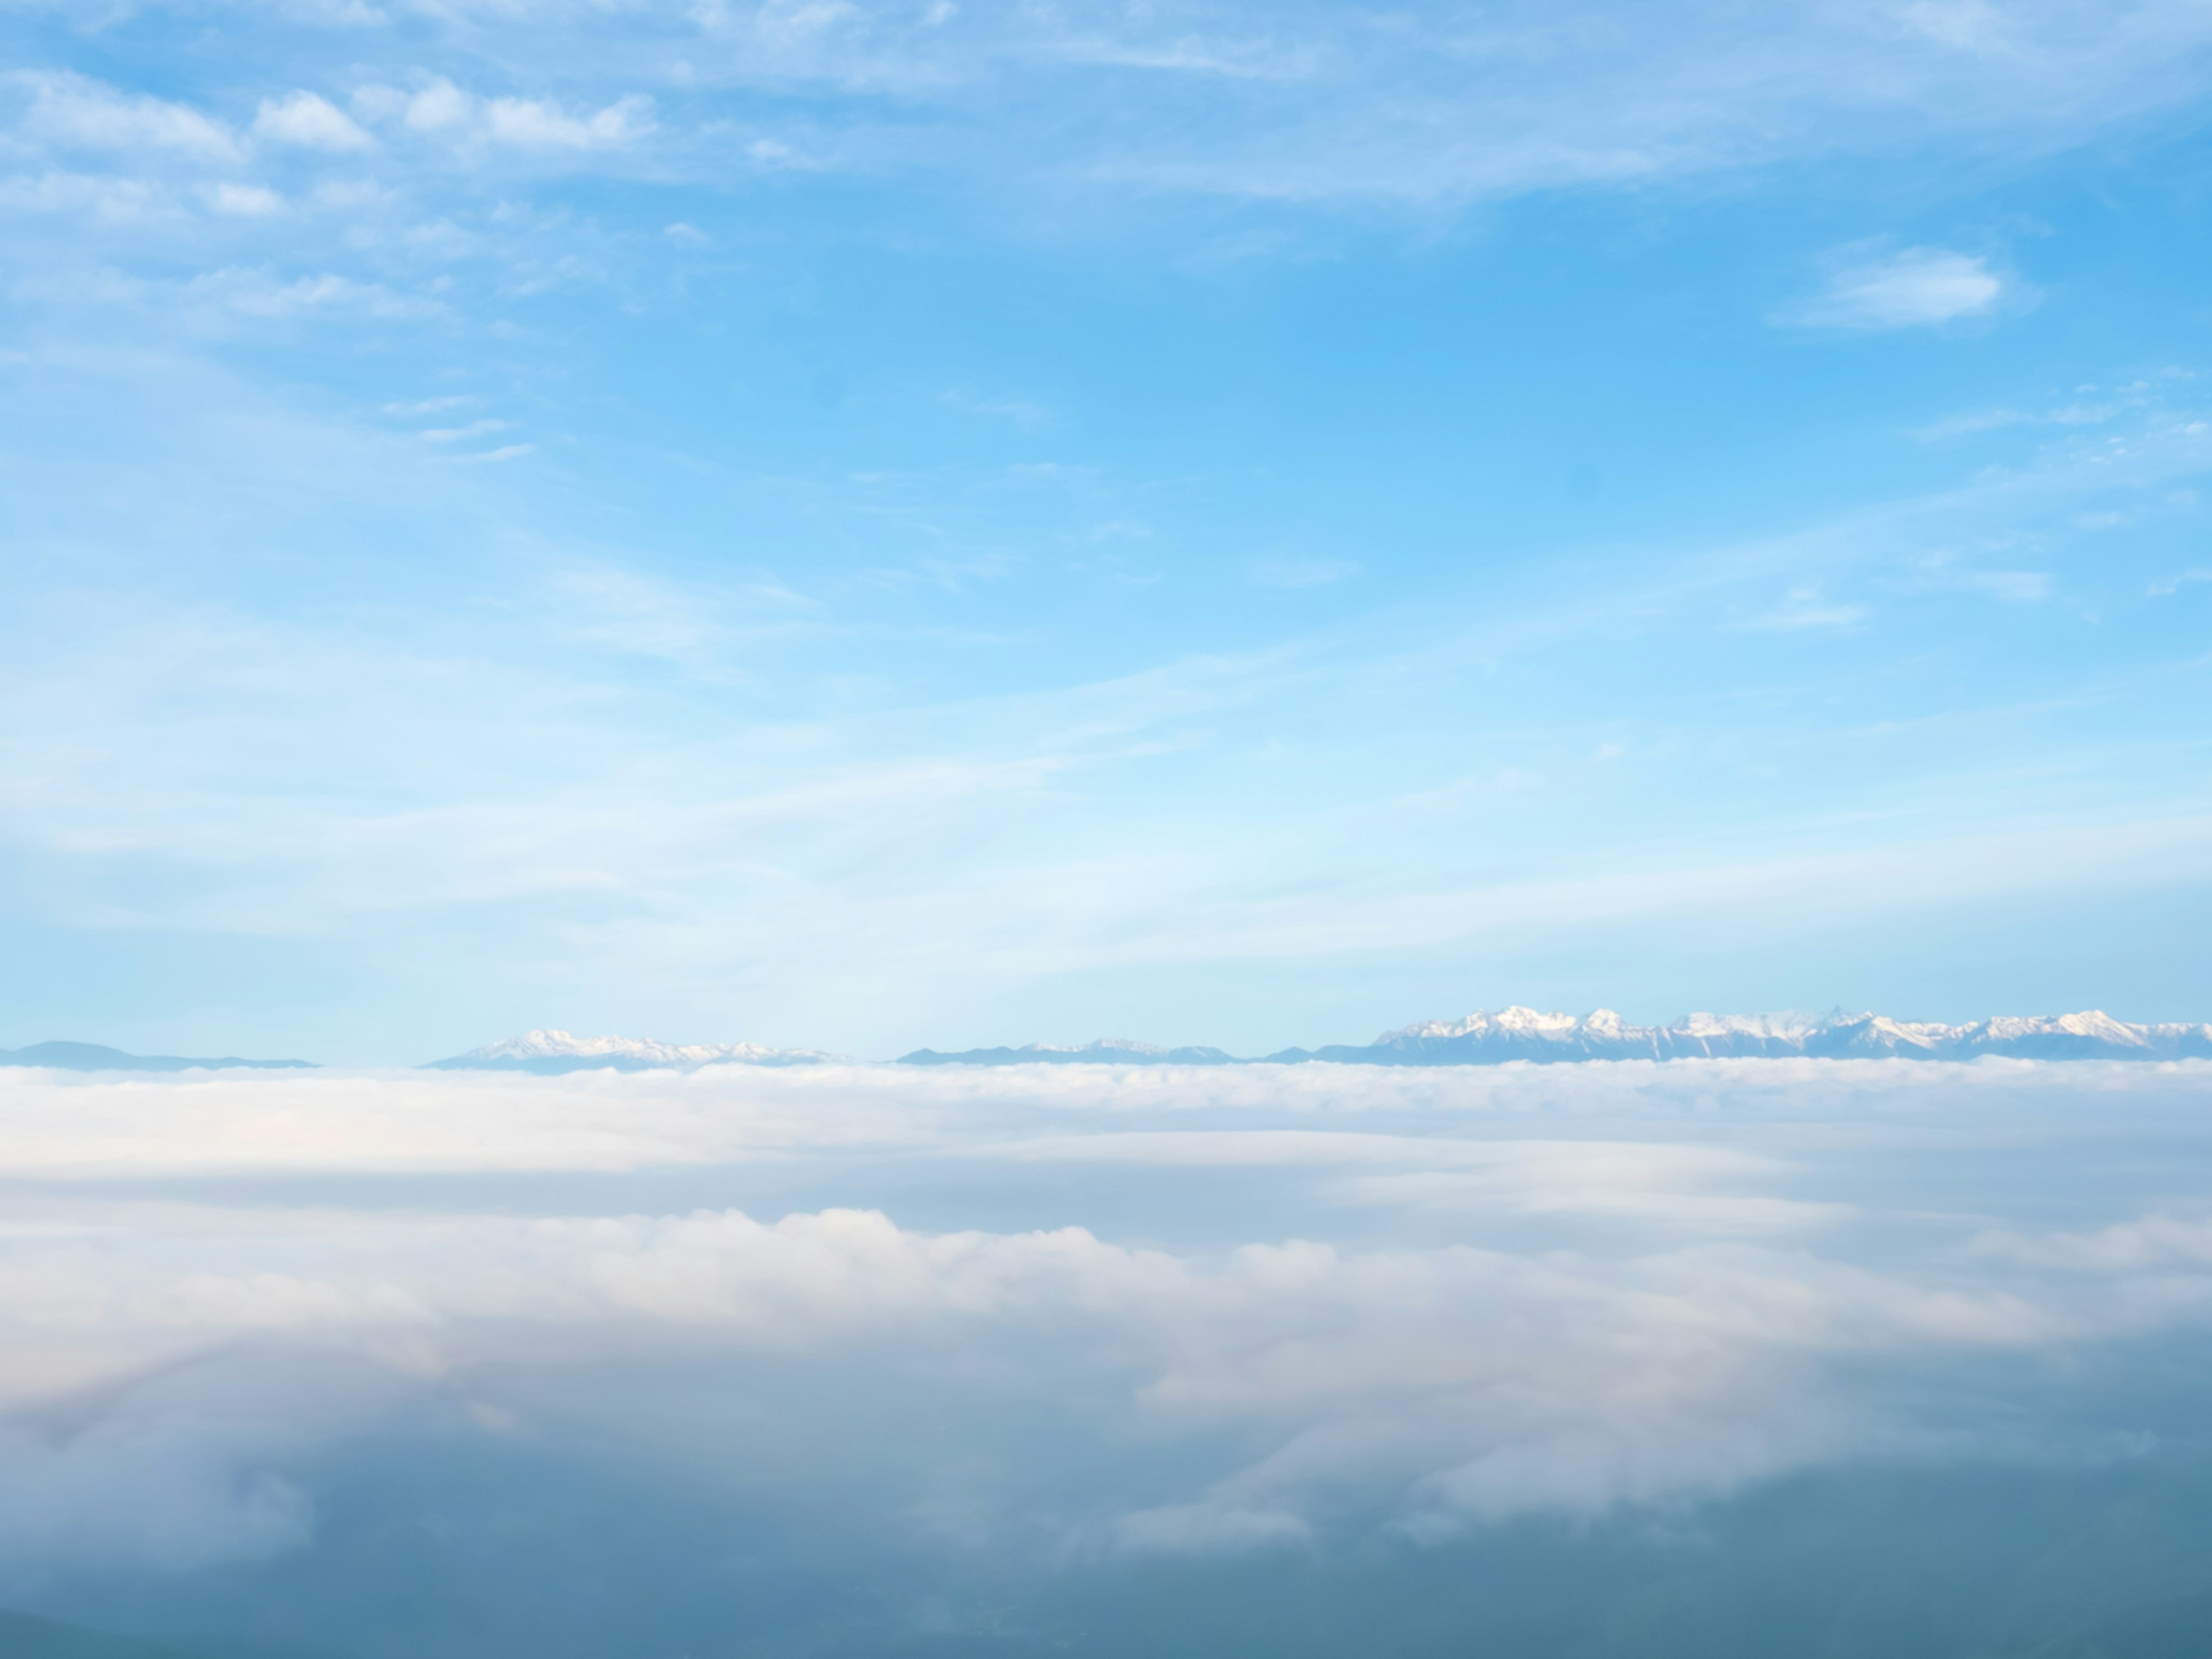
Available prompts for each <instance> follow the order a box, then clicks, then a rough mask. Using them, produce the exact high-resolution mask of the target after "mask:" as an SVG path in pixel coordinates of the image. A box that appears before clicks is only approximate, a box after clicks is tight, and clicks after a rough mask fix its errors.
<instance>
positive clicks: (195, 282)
mask: <svg viewBox="0 0 2212 1659" xmlns="http://www.w3.org/2000/svg"><path fill="white" fill-rule="evenodd" d="M185 289H186V292H187V293H188V294H189V295H191V296H192V297H194V298H197V299H204V300H210V301H215V302H216V303H217V304H219V305H220V306H222V307H223V308H224V309H226V310H228V311H232V312H235V313H238V314H240V315H241V316H246V317H262V318H270V319H276V318H290V317H299V316H304V315H308V314H311V313H355V314H357V315H361V316H369V317H390V318H402V317H428V316H433V315H435V314H436V312H437V307H436V305H435V303H434V302H432V301H426V300H420V299H416V298H414V297H412V296H410V295H403V294H396V293H394V292H393V291H392V289H388V288H386V287H385V286H384V285H383V284H381V283H361V282H356V281H355V280H354V279H353V278H351V277H349V276H337V275H336V274H334V273H331V272H327V271H326V272H324V273H322V274H320V275H317V276H295V277H294V278H293V279H292V280H290V281H289V282H287V281H285V280H283V278H281V277H278V276H275V275H274V274H272V273H270V272H269V271H267V270H249V269H243V268H231V269H227V270H216V271H210V273H208V274H207V275H206V276H197V277H194V278H193V279H192V281H191V283H187V284H186V285H185Z"/></svg>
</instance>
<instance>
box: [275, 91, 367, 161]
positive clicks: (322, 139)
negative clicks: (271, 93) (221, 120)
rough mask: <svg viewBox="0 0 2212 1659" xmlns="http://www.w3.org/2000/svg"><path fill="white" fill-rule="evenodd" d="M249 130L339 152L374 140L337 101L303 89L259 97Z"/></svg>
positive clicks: (284, 141)
mask: <svg viewBox="0 0 2212 1659" xmlns="http://www.w3.org/2000/svg"><path fill="white" fill-rule="evenodd" d="M253 134H254V137H257V138H266V139H269V140H270V141H272V142H274V143H280V144H292V145H296V146H298V147H299V148H301V149H323V150H334V151H339V152H343V151H349V150H362V149H371V148H372V147H374V143H375V142H376V141H375V140H374V139H373V138H371V137H369V136H368V133H366V132H364V131H362V129H361V127H360V126H359V125H356V122H355V121H354V119H353V118H352V117H350V116H349V115H348V114H347V113H346V112H344V111H343V110H342V109H340V108H338V107H337V105H335V104H333V103H331V102H330V101H329V100H326V99H324V98H321V97H319V96H317V95H316V94H313V93H312V92H304V91H302V92H295V93H292V94H289V96H287V97H283V98H264V99H263V100H261V108H260V111H259V112H258V114H256V115H255V117H254V118H253Z"/></svg>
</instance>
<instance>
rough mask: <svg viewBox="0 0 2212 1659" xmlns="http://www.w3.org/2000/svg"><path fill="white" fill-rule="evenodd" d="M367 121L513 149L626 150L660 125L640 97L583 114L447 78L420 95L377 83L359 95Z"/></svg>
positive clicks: (546, 101) (356, 105)
mask: <svg viewBox="0 0 2212 1659" xmlns="http://www.w3.org/2000/svg"><path fill="white" fill-rule="evenodd" d="M353 106H354V109H355V111H356V112H357V113H358V114H360V115H361V117H362V118H363V119H364V120H368V121H373V122H396V123H398V125H401V126H402V127H404V129H405V130H406V131H410V132H413V133H416V134H420V135H424V136H429V137H443V138H447V139H448V140H452V141H459V142H461V143H467V144H496V145H501V146H504V147H505V148H507V149H518V150H539V151H562V150H569V151H590V150H605V149H622V148H624V147H626V146H628V145H630V144H633V143H636V142H637V141H638V140H640V139H641V138H643V137H647V135H648V134H650V133H651V132H652V131H653V100H652V99H650V98H648V97H646V96H644V95H642V94H630V95H629V96H627V97H622V98H617V99H616V100H613V101H612V102H611V103H609V104H606V105H605V106H602V107H600V108H599V109H596V110H589V111H586V112H581V113H579V112H574V111H572V110H570V109H569V108H568V107H566V106H563V105H561V104H559V103H556V102H554V101H553V100H550V99H542V98H516V97H501V98H489V99H487V98H482V97H479V96H478V95H477V94H475V93H472V92H471V91H469V90H467V89H466V88H462V87H459V86H456V85H454V84H453V82H451V81H448V80H446V79H445V78H443V77H442V76H441V77H437V78H435V79H432V80H429V81H428V82H424V83H423V84H422V86H420V87H418V88H416V90H414V91H413V92H411V93H410V92H403V91H400V90H398V89H397V88H392V87H388V86H380V85H371V86H366V87H363V88H361V89H360V90H358V91H357V92H356V93H355V94H354V97H353Z"/></svg>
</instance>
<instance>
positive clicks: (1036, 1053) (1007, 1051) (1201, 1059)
mask: <svg viewBox="0 0 2212 1659" xmlns="http://www.w3.org/2000/svg"><path fill="white" fill-rule="evenodd" d="M898 1063H899V1064H900V1065H902V1066H1099V1065H1107V1066H1113V1065H1121V1066H1246V1065H1249V1064H1251V1062H1250V1061H1249V1060H1239V1059H1237V1056H1236V1055H1234V1054H1225V1053H1224V1052H1222V1050H1220V1049H1218V1048H1156V1047H1154V1046H1153V1045H1152V1044H1151V1043H1149V1042H1131V1041H1130V1040H1129V1039H1128V1038H1127V1037H1101V1038H1099V1039H1098V1041H1097V1042H1086V1043H1085V1044H1083V1045H1082V1046H1081V1047H1080V1048H1054V1046H1053V1045H1052V1044H1050V1043H1048V1042H1031V1043H1026V1044H1024V1046H1023V1047H1021V1048H963V1049H962V1050H961V1051H960V1052H959V1053H958V1054H939V1053H938V1052H937V1050H936V1049H934V1048H917V1049H915V1051H914V1052H913V1053H912V1054H901V1055H900V1056H899V1060H898Z"/></svg>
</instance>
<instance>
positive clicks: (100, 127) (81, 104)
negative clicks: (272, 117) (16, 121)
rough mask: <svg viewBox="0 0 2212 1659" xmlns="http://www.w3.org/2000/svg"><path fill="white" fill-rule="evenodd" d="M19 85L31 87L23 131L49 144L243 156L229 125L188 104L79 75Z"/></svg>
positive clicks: (30, 79) (214, 158)
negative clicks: (143, 93) (120, 87)
mask: <svg viewBox="0 0 2212 1659" xmlns="http://www.w3.org/2000/svg"><path fill="white" fill-rule="evenodd" d="M18 82H19V84H25V85H27V86H28V87H29V88H31V104H30V107H29V109H28V110H27V111H26V112H25V113H24V116H23V131H24V133H25V134H26V135H27V137H32V138H33V139H36V140H38V141H40V142H42V143H49V144H54V145H58V146H62V147H65V148H72V149H105V150H120V151H125V152H130V151H143V150H155V151H166V152H168V153H171V154H174V155H183V156H186V157H190V158H191V159H194V160H197V161H210V162H225V161H237V160H239V159H240V157H241V156H242V155H243V154H244V147H243V146H242V145H241V144H240V143H239V141H238V138H237V136H236V135H235V134H234V133H233V132H232V131H231V130H230V129H229V128H228V127H227V126H225V125H223V124H222V122H220V121H217V120H215V119H213V118H210V117H209V116H206V115H204V114H202V113H201V112H199V111H197V110H196V109H193V108H191V106H188V105H185V104H178V103H172V102H169V101H168V100H165V99H161V98H151V97H147V96H144V95H142V94H132V93H124V92H118V91H117V90H116V89H115V88H112V87H108V86H104V85H102V84H101V83H100V82H97V81H91V80H88V79H86V78H85V77H83V76H77V75H60V74H34V75H26V76H19V77H18Z"/></svg>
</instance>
